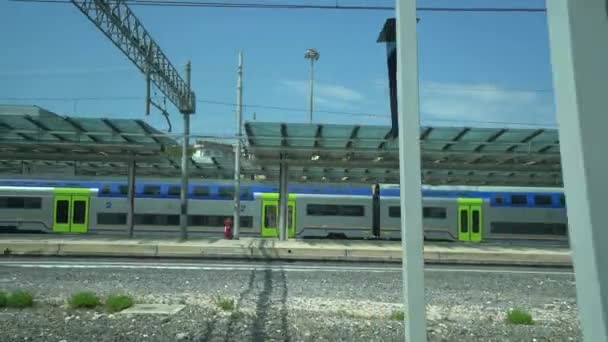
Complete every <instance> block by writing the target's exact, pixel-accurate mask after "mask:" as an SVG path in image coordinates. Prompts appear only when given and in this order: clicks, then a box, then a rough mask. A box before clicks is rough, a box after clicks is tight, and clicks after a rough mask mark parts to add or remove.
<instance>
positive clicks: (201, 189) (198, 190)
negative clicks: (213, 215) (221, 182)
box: [192, 186, 210, 197]
mask: <svg viewBox="0 0 608 342" xmlns="http://www.w3.org/2000/svg"><path fill="white" fill-rule="evenodd" d="M192 191H193V193H194V196H199V197H208V196H209V192H210V191H209V187H208V186H195V187H194V188H193V190H192Z"/></svg>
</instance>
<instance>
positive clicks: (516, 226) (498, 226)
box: [490, 222, 568, 236]
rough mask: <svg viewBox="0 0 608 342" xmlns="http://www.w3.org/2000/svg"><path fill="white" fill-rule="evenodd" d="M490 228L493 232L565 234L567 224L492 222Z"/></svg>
mask: <svg viewBox="0 0 608 342" xmlns="http://www.w3.org/2000/svg"><path fill="white" fill-rule="evenodd" d="M490 230H491V231H492V233H494V234H513V235H558V236H566V234H567V232H568V226H567V225H566V224H565V223H541V222H492V223H491V225H490Z"/></svg>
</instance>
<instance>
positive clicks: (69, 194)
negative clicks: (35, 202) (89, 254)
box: [53, 188, 90, 233]
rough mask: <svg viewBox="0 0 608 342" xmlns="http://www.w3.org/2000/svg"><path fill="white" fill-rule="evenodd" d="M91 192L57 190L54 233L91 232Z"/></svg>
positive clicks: (67, 189) (83, 190)
mask: <svg viewBox="0 0 608 342" xmlns="http://www.w3.org/2000/svg"><path fill="white" fill-rule="evenodd" d="M89 198H90V195H89V190H88V189H78V188H74V189H72V188H57V189H55V200H54V206H53V232H56V233H86V232H87V231H88V230H89Z"/></svg>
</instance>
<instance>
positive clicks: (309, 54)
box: [304, 49, 321, 123]
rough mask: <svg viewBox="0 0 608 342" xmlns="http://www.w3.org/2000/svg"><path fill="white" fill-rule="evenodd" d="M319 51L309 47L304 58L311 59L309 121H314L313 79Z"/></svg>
mask: <svg viewBox="0 0 608 342" xmlns="http://www.w3.org/2000/svg"><path fill="white" fill-rule="evenodd" d="M320 56H321V55H320V54H319V51H317V50H316V49H308V50H306V52H305V53H304V58H306V59H310V112H309V113H308V122H309V123H312V104H313V95H312V94H313V80H314V75H315V61H317V60H319V57H320Z"/></svg>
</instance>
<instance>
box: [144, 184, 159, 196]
mask: <svg viewBox="0 0 608 342" xmlns="http://www.w3.org/2000/svg"><path fill="white" fill-rule="evenodd" d="M144 195H153V196H157V195H160V186H159V185H144Z"/></svg>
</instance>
